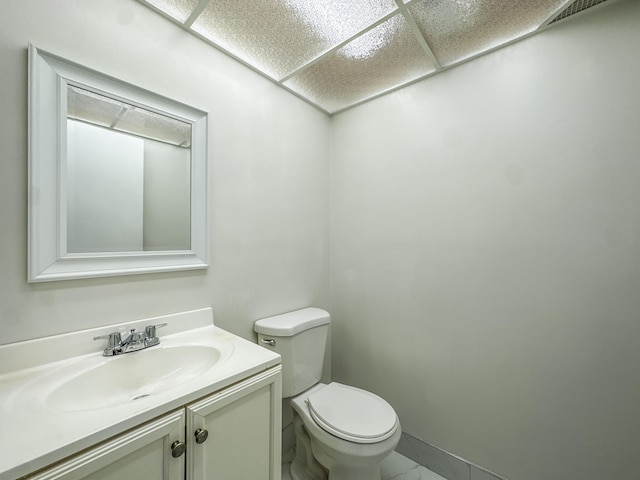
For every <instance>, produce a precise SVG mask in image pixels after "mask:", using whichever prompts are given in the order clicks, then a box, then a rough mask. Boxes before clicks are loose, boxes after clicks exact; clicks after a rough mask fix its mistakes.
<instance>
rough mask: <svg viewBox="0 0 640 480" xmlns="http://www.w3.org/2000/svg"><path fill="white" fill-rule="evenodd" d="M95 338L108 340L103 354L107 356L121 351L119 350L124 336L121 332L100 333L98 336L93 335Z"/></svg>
mask: <svg viewBox="0 0 640 480" xmlns="http://www.w3.org/2000/svg"><path fill="white" fill-rule="evenodd" d="M93 339H94V340H102V339H106V340H107V348H105V349H104V352H103V355H104V356H105V357H111V356H113V355H115V354H116V353H119V352H118V350H119V349H120V347H121V344H122V337H121V336H120V332H111V333H109V334H107V335H98V336H97V337H93Z"/></svg>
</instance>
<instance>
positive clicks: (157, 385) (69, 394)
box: [46, 345, 222, 411]
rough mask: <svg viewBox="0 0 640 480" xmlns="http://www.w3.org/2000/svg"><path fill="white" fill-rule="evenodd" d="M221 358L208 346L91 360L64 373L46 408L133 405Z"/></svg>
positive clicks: (193, 346)
mask: <svg viewBox="0 0 640 480" xmlns="http://www.w3.org/2000/svg"><path fill="white" fill-rule="evenodd" d="M221 358H222V354H221V352H220V351H219V350H218V349H217V348H215V347H212V346H206V345H181V346H173V347H151V348H148V349H145V350H140V351H138V352H133V353H126V354H123V355H118V356H115V357H109V358H105V357H100V358H99V359H96V358H94V359H91V360H89V362H91V361H93V362H95V363H96V365H95V366H90V365H89V366H87V364H86V362H82V363H79V364H78V365H70V366H68V367H66V369H75V370H76V371H78V370H80V371H79V372H78V374H77V375H73V374H69V375H68V377H70V378H68V379H67V380H66V381H65V382H64V383H62V384H61V385H59V386H57V387H56V388H55V389H53V390H52V391H51V393H50V394H49V396H48V397H47V399H46V403H47V405H48V406H49V407H50V408H52V409H56V410H64V411H78V410H93V409H100V408H108V407H114V406H118V405H122V404H125V403H130V402H135V401H136V400H140V399H143V398H146V397H149V396H152V395H157V394H159V393H162V392H164V391H166V390H169V389H173V388H176V387H178V386H180V385H181V384H183V383H185V382H187V381H189V380H192V379H194V378H196V377H198V376H199V375H202V374H203V373H205V372H206V371H208V370H209V369H210V368H211V367H213V366H214V365H215V364H216V363H218V362H219V361H220V359H221Z"/></svg>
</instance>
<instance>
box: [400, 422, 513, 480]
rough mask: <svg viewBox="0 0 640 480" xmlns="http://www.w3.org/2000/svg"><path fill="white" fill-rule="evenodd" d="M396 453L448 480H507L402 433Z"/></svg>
mask: <svg viewBox="0 0 640 480" xmlns="http://www.w3.org/2000/svg"><path fill="white" fill-rule="evenodd" d="M396 452H398V453H400V454H401V455H404V456H405V457H407V458H410V459H411V460H413V461H414V462H416V463H418V464H420V465H422V466H423V467H426V468H428V469H429V470H431V471H432V472H435V473H437V474H438V475H440V476H442V477H444V478H446V479H447V480H506V479H505V478H504V477H501V476H500V475H496V474H495V473H493V472H490V471H489V470H487V469H486V468H482V467H480V466H478V465H475V464H473V463H471V462H469V461H467V460H465V459H463V458H460V457H458V456H457V455H454V454H452V453H449V452H446V451H444V450H442V449H441V448H438V447H435V446H433V445H431V444H429V443H427V442H423V441H422V440H420V439H418V438H415V437H412V436H411V435H408V434H406V433H402V437H401V438H400V442H399V443H398V446H397V447H396Z"/></svg>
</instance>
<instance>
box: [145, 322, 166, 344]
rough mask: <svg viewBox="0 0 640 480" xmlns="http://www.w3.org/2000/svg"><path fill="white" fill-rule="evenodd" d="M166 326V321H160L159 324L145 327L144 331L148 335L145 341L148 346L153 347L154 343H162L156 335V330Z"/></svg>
mask: <svg viewBox="0 0 640 480" xmlns="http://www.w3.org/2000/svg"><path fill="white" fill-rule="evenodd" d="M166 326H167V324H166V323H159V324H157V325H147V326H146V327H144V333H145V336H146V338H145V342H146V344H147V346H148V347H153V346H154V345H157V344H159V343H160V339H159V338H158V336H157V335H156V330H157V329H158V328H162V327H166Z"/></svg>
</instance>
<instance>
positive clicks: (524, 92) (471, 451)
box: [331, 0, 640, 480]
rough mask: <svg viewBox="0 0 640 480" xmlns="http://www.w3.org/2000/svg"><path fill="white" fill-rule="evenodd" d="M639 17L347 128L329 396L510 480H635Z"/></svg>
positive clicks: (619, 16) (415, 97) (621, 18)
mask: <svg viewBox="0 0 640 480" xmlns="http://www.w3.org/2000/svg"><path fill="white" fill-rule="evenodd" d="M639 26H640V2H637V1H635V0H626V1H625V0H623V1H620V2H617V3H613V4H611V5H606V6H603V7H602V8H601V9H600V10H599V11H598V12H597V14H596V13H585V14H584V15H583V16H582V17H581V18H575V19H573V20H572V21H569V22H566V23H564V24H561V25H558V26H557V27H556V28H554V29H550V30H548V31H546V32H544V33H542V34H540V35H538V36H534V37H531V38H529V39H526V40H524V41H522V42H519V43H517V44H514V45H512V46H510V47H508V48H505V49H503V50H499V51H497V52H494V53H492V54H489V55H486V56H484V57H482V58H480V59H478V60H475V61H473V62H470V63H467V64H465V65H462V66H460V67H458V68H456V69H453V70H450V71H448V72H445V73H443V74H441V75H439V76H436V77H433V78H431V79H428V80H426V81H424V82H421V83H418V84H415V85H413V86H411V87H409V88H406V89H403V90H400V91H398V92H396V93H393V94H391V95H388V96H385V97H382V98H380V99H378V100H376V101H374V102H370V103H368V104H365V105H363V106H361V107H358V108H356V109H353V110H350V111H347V112H345V113H343V114H340V115H338V116H336V117H334V119H333V122H332V128H333V132H332V142H333V145H332V149H333V151H332V163H331V169H332V173H331V192H332V279H331V281H332V313H333V320H334V323H333V352H334V354H333V373H334V379H335V380H338V381H345V382H348V383H352V384H355V385H359V386H362V387H365V388H369V389H371V390H372V391H375V392H378V393H379V394H381V395H383V396H384V397H385V398H386V399H387V400H388V401H389V402H390V403H392V404H393V405H394V406H395V408H396V409H397V411H398V413H399V415H400V419H401V421H402V424H403V426H404V430H405V431H406V432H408V433H409V434H412V435H413V436H416V437H418V438H421V439H422V440H424V441H427V442H429V443H431V444H434V445H436V446H438V447H441V448H443V449H445V450H447V451H449V452H452V453H455V454H457V455H459V456H462V457H463V458H466V459H468V460H470V461H472V462H475V463H476V464H479V465H481V466H483V467H486V468H489V469H491V470H493V471H495V472H496V473H498V474H501V475H503V476H505V477H507V478H508V479H510V480H543V479H544V480H566V479H581V480H600V479H603V478H607V479H616V480H623V479H624V480H631V479H636V478H638V476H639V475H640V473H639V472H640V455H638V452H637V446H638V438H640V415H639V414H638V412H639V411H638V406H639V405H640V375H639V373H638V372H639V370H638V369H639V366H640V294H639V293H640V215H639V214H638V212H639V205H640V188H639V185H640V184H639V182H640V94H639V86H640V48H639V45H640V28H639Z"/></svg>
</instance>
